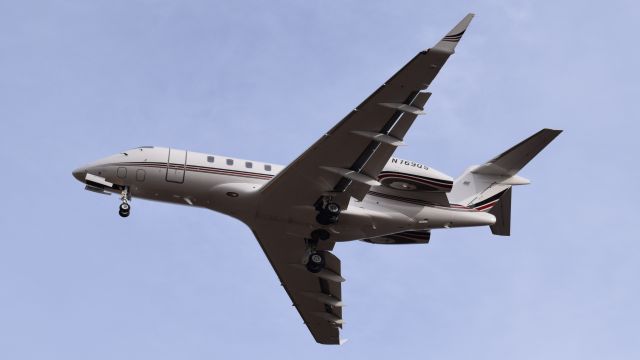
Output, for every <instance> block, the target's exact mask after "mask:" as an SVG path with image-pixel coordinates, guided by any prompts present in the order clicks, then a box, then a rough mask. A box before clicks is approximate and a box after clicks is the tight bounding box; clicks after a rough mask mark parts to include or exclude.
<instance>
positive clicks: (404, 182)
mask: <svg viewBox="0 0 640 360" xmlns="http://www.w3.org/2000/svg"><path fill="white" fill-rule="evenodd" d="M378 181H380V183H382V185H383V186H385V187H387V188H391V189H394V190H402V191H429V192H432V191H433V192H449V191H451V187H452V186H453V178H451V177H450V176H448V175H445V174H443V173H441V172H439V171H438V170H435V169H433V168H429V167H427V166H425V165H422V164H419V163H417V162H415V161H409V160H402V159H398V158H391V159H390V160H389V162H387V164H386V165H385V166H384V169H382V171H381V172H380V174H379V175H378Z"/></svg>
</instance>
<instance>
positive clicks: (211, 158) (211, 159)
mask: <svg viewBox="0 0 640 360" xmlns="http://www.w3.org/2000/svg"><path fill="white" fill-rule="evenodd" d="M214 160H215V158H214V157H213V156H207V162H210V163H212V162H213V161H214Z"/></svg>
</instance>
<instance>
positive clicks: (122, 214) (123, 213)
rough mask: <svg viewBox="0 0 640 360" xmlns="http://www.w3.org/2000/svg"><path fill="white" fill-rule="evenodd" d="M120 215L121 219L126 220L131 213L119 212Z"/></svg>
mask: <svg viewBox="0 0 640 360" xmlns="http://www.w3.org/2000/svg"><path fill="white" fill-rule="evenodd" d="M118 214H120V216H121V217H123V218H126V217H127V216H129V212H128V211H122V210H120V211H119V212H118Z"/></svg>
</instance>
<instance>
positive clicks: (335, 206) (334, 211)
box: [325, 203, 340, 216]
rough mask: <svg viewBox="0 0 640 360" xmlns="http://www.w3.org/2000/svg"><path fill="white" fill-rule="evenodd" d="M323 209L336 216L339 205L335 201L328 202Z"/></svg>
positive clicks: (338, 211)
mask: <svg viewBox="0 0 640 360" xmlns="http://www.w3.org/2000/svg"><path fill="white" fill-rule="evenodd" d="M325 210H326V211H327V213H329V214H331V215H333V216H337V215H338V214H339V213H340V205H338V204H336V203H328V204H327V206H325Z"/></svg>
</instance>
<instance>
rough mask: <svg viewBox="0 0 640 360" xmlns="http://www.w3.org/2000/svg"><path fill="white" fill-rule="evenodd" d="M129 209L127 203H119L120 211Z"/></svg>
mask: <svg viewBox="0 0 640 360" xmlns="http://www.w3.org/2000/svg"><path fill="white" fill-rule="evenodd" d="M129 210H131V206H130V205H129V204H127V203H122V204H120V211H123V212H129Z"/></svg>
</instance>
